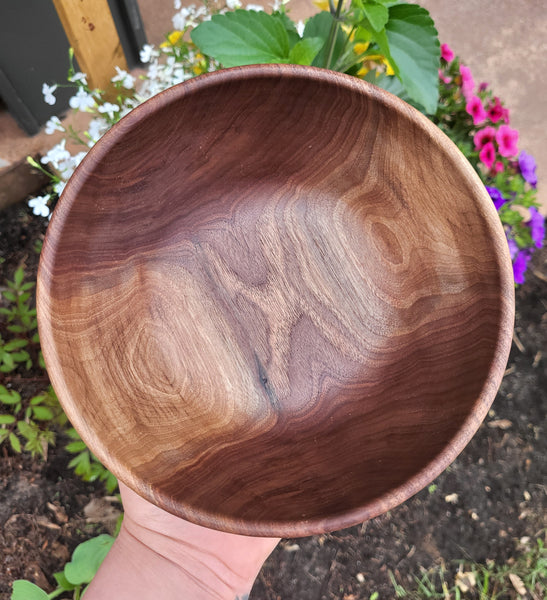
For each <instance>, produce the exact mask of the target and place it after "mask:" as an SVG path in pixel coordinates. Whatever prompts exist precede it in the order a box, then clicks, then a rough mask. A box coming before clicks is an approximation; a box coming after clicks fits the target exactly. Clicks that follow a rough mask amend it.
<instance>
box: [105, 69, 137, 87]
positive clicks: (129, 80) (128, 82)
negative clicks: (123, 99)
mask: <svg viewBox="0 0 547 600" xmlns="http://www.w3.org/2000/svg"><path fill="white" fill-rule="evenodd" d="M116 71H117V73H118V74H117V75H114V77H112V79H111V80H110V81H112V83H116V82H117V81H119V82H120V83H121V84H122V85H123V87H124V88H126V89H127V90H130V89H132V88H133V86H134V85H135V78H134V77H133V75H130V74H129V73H128V72H127V71H124V70H123V69H120V67H118V66H117V67H116Z"/></svg>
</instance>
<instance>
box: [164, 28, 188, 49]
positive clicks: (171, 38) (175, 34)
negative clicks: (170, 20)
mask: <svg viewBox="0 0 547 600" xmlns="http://www.w3.org/2000/svg"><path fill="white" fill-rule="evenodd" d="M183 35H184V32H183V31H177V30H175V31H172V32H171V33H170V34H169V35H168V36H167V41H166V42H162V43H161V44H160V48H169V46H174V45H175V44H176V43H177V42H178V41H179V40H180V39H181V37H182V36H183Z"/></svg>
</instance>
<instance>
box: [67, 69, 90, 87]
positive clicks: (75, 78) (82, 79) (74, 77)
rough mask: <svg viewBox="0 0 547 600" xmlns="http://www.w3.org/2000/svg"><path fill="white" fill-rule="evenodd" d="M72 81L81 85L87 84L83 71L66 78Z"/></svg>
mask: <svg viewBox="0 0 547 600" xmlns="http://www.w3.org/2000/svg"><path fill="white" fill-rule="evenodd" d="M68 80H69V81H72V82H73V83H79V84H81V85H87V75H86V74H85V73H80V72H78V73H74V74H73V75H71V76H70V77H69V78H68Z"/></svg>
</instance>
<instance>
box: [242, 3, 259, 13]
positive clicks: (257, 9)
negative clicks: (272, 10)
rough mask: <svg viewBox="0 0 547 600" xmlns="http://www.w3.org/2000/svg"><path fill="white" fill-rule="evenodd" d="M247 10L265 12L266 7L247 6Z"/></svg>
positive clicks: (257, 5)
mask: <svg viewBox="0 0 547 600" xmlns="http://www.w3.org/2000/svg"><path fill="white" fill-rule="evenodd" d="M245 8H246V9H247V10H254V11H256V12H263V11H264V7H263V6H260V4H247V6H246V7H245Z"/></svg>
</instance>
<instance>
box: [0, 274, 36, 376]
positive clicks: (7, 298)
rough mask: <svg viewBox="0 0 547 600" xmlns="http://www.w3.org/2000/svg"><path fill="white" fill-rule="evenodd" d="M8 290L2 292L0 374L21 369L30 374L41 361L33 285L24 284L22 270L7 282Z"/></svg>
mask: <svg viewBox="0 0 547 600" xmlns="http://www.w3.org/2000/svg"><path fill="white" fill-rule="evenodd" d="M6 285H7V289H6V290H4V291H3V292H2V297H3V304H4V305H3V306H1V307H0V315H1V316H2V317H3V318H2V321H1V323H0V372H2V373H11V372H12V371H15V370H18V369H19V368H22V369H26V370H27V371H28V370H29V369H31V368H32V366H33V357H32V356H31V354H34V355H35V356H34V362H36V360H38V361H39V360H40V359H39V355H38V352H37V349H38V348H39V347H38V341H39V340H38V332H37V329H38V324H37V321H36V309H35V308H33V306H32V302H33V295H32V293H31V290H32V289H33V288H34V285H35V284H34V283H33V282H27V283H25V271H24V269H23V268H22V267H19V268H18V269H17V270H16V271H15V274H14V276H13V281H10V280H8V281H6Z"/></svg>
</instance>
